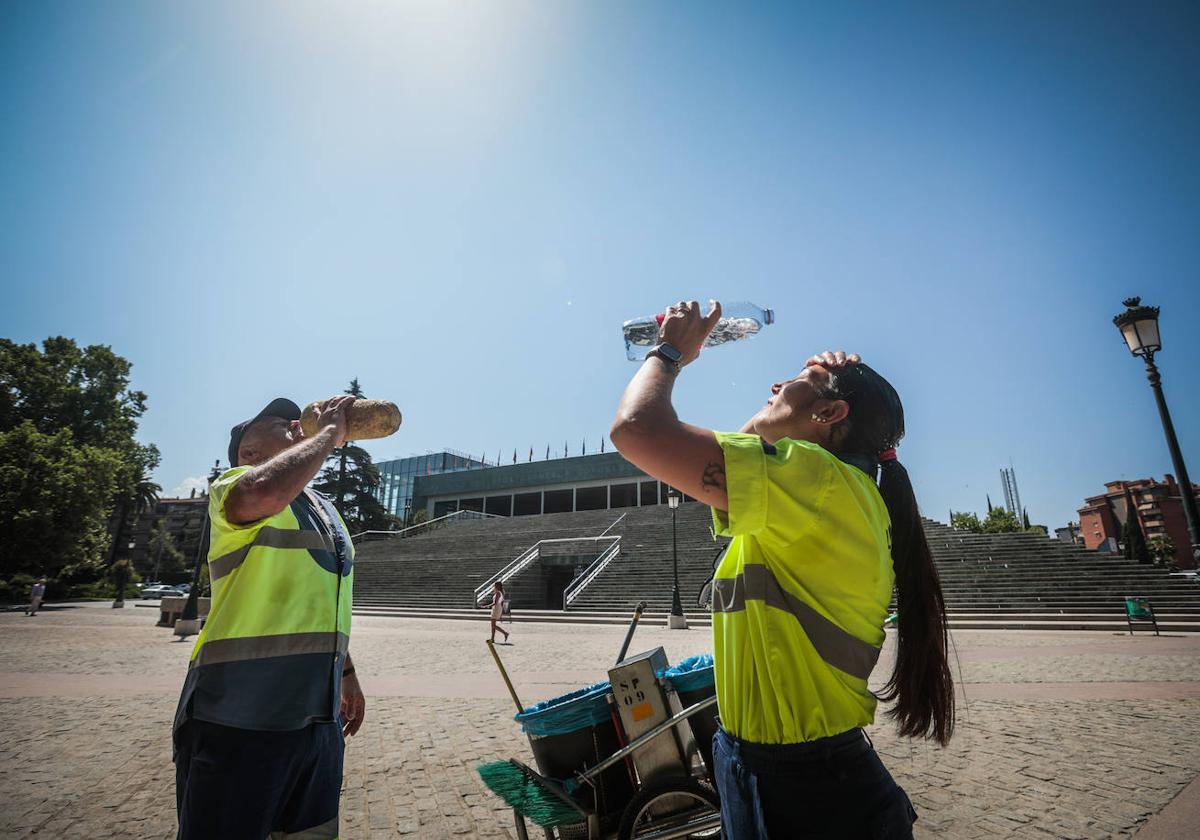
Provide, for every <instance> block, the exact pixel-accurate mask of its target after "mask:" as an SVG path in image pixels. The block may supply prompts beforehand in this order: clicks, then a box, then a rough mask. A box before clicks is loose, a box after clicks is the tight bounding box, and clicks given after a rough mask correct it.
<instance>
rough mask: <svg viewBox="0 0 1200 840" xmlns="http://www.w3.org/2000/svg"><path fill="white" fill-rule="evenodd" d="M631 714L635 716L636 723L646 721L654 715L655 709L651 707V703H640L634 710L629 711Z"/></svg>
mask: <svg viewBox="0 0 1200 840" xmlns="http://www.w3.org/2000/svg"><path fill="white" fill-rule="evenodd" d="M629 713H630V714H631V715H633V719H634V720H635V721H639V720H645V719H646V718H648V717H650V716H651V715H652V714H654V707H653V706H651V705H650V704H649V703H638V704H637V705H636V706H634V707H633V708H632V709H630V710H629Z"/></svg>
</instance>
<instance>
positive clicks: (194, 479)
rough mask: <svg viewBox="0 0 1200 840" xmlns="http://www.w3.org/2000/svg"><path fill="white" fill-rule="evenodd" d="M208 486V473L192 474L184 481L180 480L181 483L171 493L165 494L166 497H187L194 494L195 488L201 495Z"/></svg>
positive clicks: (197, 493)
mask: <svg viewBox="0 0 1200 840" xmlns="http://www.w3.org/2000/svg"><path fill="white" fill-rule="evenodd" d="M207 488H208V476H206V475H197V476H191V477H188V478H185V479H184V480H183V481H181V482H179V485H178V486H177V487H176V488H175V489H174V490H172V491H171V492H170V493H167V494H166V495H165V496H164V498H168V499H186V498H189V497H190V496H191V495H192V491H193V490H195V491H196V495H197V496H199V495H200V494H201V493H203V492H204V491H205V490H206V489H207Z"/></svg>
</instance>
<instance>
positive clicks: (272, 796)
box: [175, 720, 345, 840]
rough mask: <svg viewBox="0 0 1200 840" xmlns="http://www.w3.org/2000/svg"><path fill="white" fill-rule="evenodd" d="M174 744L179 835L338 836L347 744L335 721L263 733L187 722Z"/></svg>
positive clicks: (185, 838)
mask: <svg viewBox="0 0 1200 840" xmlns="http://www.w3.org/2000/svg"><path fill="white" fill-rule="evenodd" d="M175 744H176V755H175V804H176V809H177V811H178V814H179V834H178V837H179V840H214V838H218V837H219V838H221V840H243V838H244V840H265V838H267V837H268V836H270V835H275V836H281V835H282V836H284V837H286V836H288V835H302V836H303V837H304V838H305V840H310V839H311V840H320V838H329V839H330V840H332V839H333V838H336V837H337V836H338V799H339V797H340V796H341V789H342V757H343V753H344V751H345V743H344V741H343V739H342V730H341V727H340V726H339V725H338V724H337V723H314V724H311V725H309V726H308V727H306V728H304V729H297V730H294V731H290V732H262V731H259V730H251V729H234V728H232V727H229V726H218V725H217V724H215V723H205V722H204V721H199V720H189V721H187V722H186V723H184V724H183V726H182V727H181V728H180V729H179V732H178V733H177V734H176V739H175Z"/></svg>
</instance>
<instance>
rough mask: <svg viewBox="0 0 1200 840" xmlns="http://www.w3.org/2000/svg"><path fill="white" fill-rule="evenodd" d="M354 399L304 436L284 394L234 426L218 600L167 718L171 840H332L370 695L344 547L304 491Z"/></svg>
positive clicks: (331, 404)
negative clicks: (364, 685)
mask: <svg viewBox="0 0 1200 840" xmlns="http://www.w3.org/2000/svg"><path fill="white" fill-rule="evenodd" d="M353 400H354V398H353V397H348V396H342V397H334V398H332V399H330V400H327V401H326V402H325V403H324V404H323V406H322V408H321V410H320V412H319V414H318V417H317V429H318V431H317V432H316V433H315V434H314V435H313V436H312V437H305V435H304V432H303V431H302V430H301V428H300V408H299V406H297V405H296V404H295V403H294V402H292V401H291V400H287V399H276V400H273V401H272V402H271V403H270V404H269V405H268V406H267V407H266V408H264V409H263V410H262V411H260V412H259V413H258V414H257V415H255V416H254V417H252V418H251V419H249V420H247V421H245V422H244V423H239V424H238V425H236V426H234V427H233V429H232V430H231V432H230V440H229V463H230V466H231V469H229V470H227V471H226V472H225V473H224V474H222V475H221V476H220V477H219V478H218V479H217V480H216V481H214V482H213V484H212V488H211V491H210V494H209V504H208V510H209V517H210V529H211V530H210V537H211V542H210V547H209V552H208V569H209V578H210V580H211V582H212V607H211V609H210V610H209V614H208V619H207V621H206V623H205V625H204V629H203V630H201V632H200V636H199V638H198V640H197V642H196V647H195V650H193V651H192V658H191V662H190V664H189V666H188V674H187V679H186V681H185V682H184V687H183V693H182V696H181V697H180V700H179V708H178V711H177V712H176V716H175V726H174V745H175V767H176V771H175V776H176V783H175V793H176V806H177V810H178V816H179V834H178V836H179V838H180V840H212V839H213V838H218V837H219V838H221V839H222V840H241V838H244V839H245V840H264V838H266V837H268V836H270V837H304V838H309V839H310V840H320V838H336V837H337V835H338V799H339V796H340V792H341V784H342V756H343V750H344V745H345V740H344V739H345V737H346V736H347V735H353V734H355V733H356V732H357V731H358V728H359V727H360V726H361V725H362V721H363V712H364V710H365V701H364V699H363V693H362V689H361V688H360V687H359V683H358V677H357V676H356V675H355V672H354V663H353V661H352V660H351V659H350V652H349V642H350V608H351V593H352V586H353V579H354V571H353V564H354V546H353V545H352V544H351V542H350V535H349V532H348V531H347V529H346V525H345V523H344V522H343V521H342V518H341V516H340V515H339V514H338V512H337V510H336V509H335V508H334V506H333V504H332V503H331V502H330V501H329V499H328V498H326V497H325V496H323V495H322V494H320V493H317V492H316V491H314V490H311V489H309V488H308V486H307V485H308V483H309V482H310V481H312V479H313V478H314V477H315V476H316V474H317V471H318V470H320V468H321V466H322V464H324V463H325V459H326V458H327V457H328V456H329V454H330V453H331V452H332V451H333V450H334V449H335V448H336V447H338V446H341V445H342V444H343V443H344V442H345V437H346V429H347V426H346V413H347V408H348V406H349V405H350V404H351V403H352V402H353Z"/></svg>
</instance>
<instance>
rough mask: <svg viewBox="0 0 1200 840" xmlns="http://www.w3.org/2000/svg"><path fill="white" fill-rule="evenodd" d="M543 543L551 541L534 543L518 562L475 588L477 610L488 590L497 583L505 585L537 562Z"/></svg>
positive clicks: (512, 563) (521, 554)
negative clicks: (504, 583)
mask: <svg viewBox="0 0 1200 840" xmlns="http://www.w3.org/2000/svg"><path fill="white" fill-rule="evenodd" d="M543 542H549V540H541V541H539V542H536V543H534V544H533V545H531V546H530V547H529V548H527V549H525V550H524V551H523V552H521V553H520V554H519V555H517V559H516V560H513V561H512V562H511V563H509V564H508V565H507V566H505V567H504V568H503V569H501V570H500V571H498V572H496V574H494V575H492V576H491V577H490V578H488V579H487V580H486V581H485V582H484V583H482V584H480V585H479V586H477V587H475V600H474V602H473V603H474V604H475V606H476V608H478V607H479V602H480V600H481V599H482V598H483V597H484V596H485V595H487V593H488V590H490V589H491V588H492V585H493V584H495V583H496V581H500V582H501V583H503V582H504V581H506V580H508V579H509V578H510V577H512V576H513V575H515V574H517V572H519V571H521V570H522V569H524V568H525V567H526V566H528V565H529V564H530V563H532V562H533V561H534V560H536V559H537V558H538V555H539V549H540V547H541V544H542V543H543Z"/></svg>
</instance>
